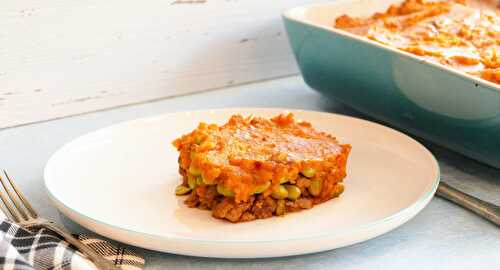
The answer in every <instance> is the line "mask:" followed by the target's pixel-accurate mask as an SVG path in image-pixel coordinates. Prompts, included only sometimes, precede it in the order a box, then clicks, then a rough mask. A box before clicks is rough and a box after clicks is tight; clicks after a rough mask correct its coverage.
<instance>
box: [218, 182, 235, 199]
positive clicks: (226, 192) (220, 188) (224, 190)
mask: <svg viewBox="0 0 500 270" xmlns="http://www.w3.org/2000/svg"><path fill="white" fill-rule="evenodd" d="M217 192H218V193H219V194H220V195H222V196H225V197H233V196H234V192H232V191H231V190H229V189H227V188H226V187H224V186H223V185H221V184H218V185H217Z"/></svg>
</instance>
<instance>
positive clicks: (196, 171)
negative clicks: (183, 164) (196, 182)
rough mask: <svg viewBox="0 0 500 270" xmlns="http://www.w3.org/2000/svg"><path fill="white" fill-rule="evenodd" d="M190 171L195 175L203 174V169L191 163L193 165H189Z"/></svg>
mask: <svg viewBox="0 0 500 270" xmlns="http://www.w3.org/2000/svg"><path fill="white" fill-rule="evenodd" d="M189 173H190V174H192V175H194V176H198V175H201V170H200V169H198V168H196V167H195V166H193V165H191V166H189Z"/></svg>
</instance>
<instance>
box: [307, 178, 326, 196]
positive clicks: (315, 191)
mask: <svg viewBox="0 0 500 270" xmlns="http://www.w3.org/2000/svg"><path fill="white" fill-rule="evenodd" d="M322 188H323V181H321V180H320V179H313V180H312V181H311V185H310V186H309V193H311V195H313V196H318V195H319V194H320V193H321V189H322Z"/></svg>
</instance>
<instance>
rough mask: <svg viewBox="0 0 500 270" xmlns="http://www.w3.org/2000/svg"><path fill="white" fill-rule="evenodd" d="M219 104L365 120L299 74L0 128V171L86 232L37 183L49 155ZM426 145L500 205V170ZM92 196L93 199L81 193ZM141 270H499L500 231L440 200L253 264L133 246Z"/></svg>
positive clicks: (451, 175)
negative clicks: (130, 124)
mask: <svg viewBox="0 0 500 270" xmlns="http://www.w3.org/2000/svg"><path fill="white" fill-rule="evenodd" d="M220 107H286V108H299V109H309V110H320V111H327V112H336V113H342V114H349V115H355V116H358V117H363V116H360V115H358V114H357V113H355V112H353V111H351V110H349V109H348V108H346V107H344V106H342V105H341V104H338V103H336V102H334V101H331V100H328V99H325V98H324V97H322V96H320V95H319V94H317V93H316V92H314V91H312V90H310V89H309V88H308V87H307V86H306V85H305V84H304V83H303V82H302V80H301V79H300V78H299V77H289V78H283V79H279V80H272V81H266V82H260V83H254V84H249V85H243V86H237V87H233V88H228V89H223V90H215V91H209V92H203V93H198V94H194V95H189V96H182V97H175V98H171V99H166V100H162V101H157V102H152V103H147V104H141V105H134V106H127V107H123V108H118V109H113V110H108V111H102V112H96V113H89V114H85V115H80V116H75V117H70V118H65V119H60V120H54V121H49V122H45V123H39V124H32V125H27V126H22V127H17V128H11V129H4V130H0V167H3V168H5V169H7V170H8V171H9V172H10V174H11V175H12V176H14V177H15V179H16V180H17V182H19V185H20V187H21V189H22V190H23V191H24V192H25V193H26V195H27V196H28V198H29V199H30V200H31V201H32V203H33V204H34V205H35V206H36V208H37V209H38V210H39V212H41V214H42V215H43V216H45V217H47V218H49V219H53V220H54V221H56V222H58V223H60V224H63V225H64V226H66V227H67V228H68V229H70V230H71V231H73V232H87V233H89V232H88V231H86V230H85V229H84V228H82V227H80V226H78V225H77V224H75V223H72V222H71V221H69V220H68V219H66V218H64V217H63V216H62V215H60V214H59V213H58V212H57V210H56V209H55V208H54V207H53V206H52V205H51V204H50V202H49V200H48V197H47V195H46V193H45V190H44V186H43V177H42V173H43V168H44V166H45V162H46V161H47V160H48V158H49V157H50V155H51V154H52V153H53V152H55V151H56V150H57V149H58V148H59V147H61V146H62V145H63V144H65V143H67V142H69V141H70V140H72V139H74V138H75V137H77V136H80V135H82V134H85V133H87V132H90V131H93V130H95V129H98V128H102V127H106V126H109V125H112V124H115V123H118V122H122V121H127V120H131V119H135V118H140V117H146V116H151V115H157V114H162V113H167V112H173V111H181V110H194V109H196V110H198V109H207V108H220ZM420 141H421V142H422V143H424V144H425V145H426V146H427V147H428V148H429V149H430V150H431V151H432V152H433V153H434V155H435V156H436V157H437V159H438V161H439V165H440V167H441V171H442V180H444V181H447V182H448V183H450V184H452V185H454V186H455V187H457V188H459V189H461V190H463V191H466V192H468V193H470V194H472V195H474V196H477V197H479V198H481V199H485V200H489V201H491V202H494V203H496V204H500V170H497V169H494V168H491V167H488V166H485V165H482V164H480V163H478V162H475V161H473V160H470V159H468V158H465V157H463V156H460V155H458V154H455V153H453V152H450V151H448V150H445V149H443V148H441V147H438V146H436V145H433V144H430V143H427V142H425V141H422V140H420ZM82 196H88V197H89V198H91V197H92V194H82ZM133 249H135V250H136V251H137V252H138V253H139V254H142V255H144V256H145V258H146V269H151V270H152V269H234V268H236V267H238V268H240V269H343V270H353V269H468V270H470V269H497V270H498V269H500V230H499V229H498V228H496V227H495V226H494V225H492V224H490V223H488V222H487V221H485V220H483V219H481V218H479V217H477V216H475V215H474V214H472V213H470V212H469V211H466V210H464V209H462V208H460V207H457V206H455V205H453V204H451V203H449V202H447V201H445V200H442V199H440V198H434V199H433V200H432V202H431V203H430V204H429V205H428V207H426V208H425V209H424V210H423V211H422V212H421V213H420V214H418V215H417V216H416V217H415V218H414V219H412V220H410V221H409V222H408V223H406V224H404V225H403V226H401V227H399V228H397V229H395V230H394V231H392V232H389V233H387V234H385V235H382V236H379V237H377V238H375V239H372V240H369V241H366V242H364V243H359V244H356V245H353V246H349V247H345V248H341V249H337V250H332V251H328V252H322V253H317V254H311V255H303V256H295V257H285V258H273V259H251V260H223V259H209V258H196V257H186V256H178V255H172V254H164V253H159V252H153V251H148V250H143V249H139V248H133Z"/></svg>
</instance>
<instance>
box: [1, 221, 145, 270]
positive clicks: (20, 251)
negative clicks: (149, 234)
mask: <svg viewBox="0 0 500 270" xmlns="http://www.w3.org/2000/svg"><path fill="white" fill-rule="evenodd" d="M77 238H78V239H79V240H80V241H81V242H82V243H84V244H85V245H87V246H89V247H90V248H92V249H94V250H95V251H96V252H97V253H99V254H101V255H103V256H104V257H105V258H106V259H108V260H110V261H113V262H114V264H115V265H116V266H118V267H121V269H124V270H140V269H142V268H143V267H144V258H142V257H140V256H138V255H136V254H134V253H133V252H131V251H128V250H126V249H124V248H122V247H116V246H114V245H112V244H110V243H109V242H106V241H104V240H100V239H95V238H89V237H87V236H84V235H77ZM0 266H2V269H3V270H11V269H12V270H34V269H36V270H46V269H47V270H48V269H50V270H95V269H96V267H95V266H94V265H93V264H92V263H91V262H90V261H89V260H87V259H86V258H85V256H84V255H82V254H81V253H80V252H78V251H76V250H75V249H74V248H73V247H72V246H71V245H69V244H68V243H67V242H65V241H63V240H61V239H60V238H59V237H58V236H57V234H55V233H54V232H52V231H50V230H47V229H44V228H36V227H33V228H30V229H29V230H28V229H25V228H22V227H20V226H19V225H17V224H15V223H11V222H8V221H2V220H0Z"/></svg>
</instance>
